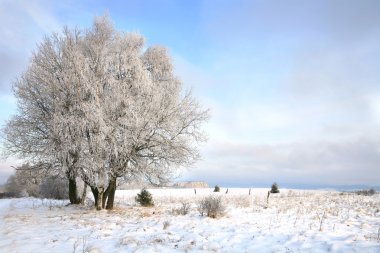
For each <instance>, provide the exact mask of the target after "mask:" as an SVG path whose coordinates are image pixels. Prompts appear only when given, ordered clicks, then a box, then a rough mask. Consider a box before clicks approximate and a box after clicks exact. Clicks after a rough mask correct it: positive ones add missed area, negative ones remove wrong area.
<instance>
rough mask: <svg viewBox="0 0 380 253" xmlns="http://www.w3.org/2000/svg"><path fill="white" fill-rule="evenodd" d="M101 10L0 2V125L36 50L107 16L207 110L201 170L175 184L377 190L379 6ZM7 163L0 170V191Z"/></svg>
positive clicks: (87, 4)
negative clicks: (160, 50) (159, 54)
mask: <svg viewBox="0 0 380 253" xmlns="http://www.w3.org/2000/svg"><path fill="white" fill-rule="evenodd" d="M55 2H57V3H55ZM110 2H111V1H61V2H60V3H58V1H44V0H41V1H8V0H0V124H2V125H3V124H4V123H5V121H6V119H7V118H9V117H10V115H11V114H13V113H15V100H14V98H13V96H12V93H11V82H12V80H14V78H15V77H17V76H18V75H20V73H21V72H22V71H23V70H24V69H25V68H26V66H27V63H28V59H29V56H30V54H31V52H32V50H34V49H35V48H36V43H38V42H39V41H40V40H41V39H42V38H43V36H44V35H46V34H50V33H51V32H54V31H59V30H60V29H61V28H62V26H63V25H68V26H70V27H73V26H75V25H77V26H79V27H88V26H90V25H91V23H92V20H93V17H94V15H102V14H104V13H105V12H107V13H108V14H109V15H110V17H111V19H112V20H113V22H114V23H115V25H116V27H117V28H118V29H120V30H124V31H135V32H136V31H137V32H140V33H141V34H143V35H144V36H145V37H146V38H147V44H148V45H154V44H160V45H164V46H166V47H168V48H169V50H170V52H171V55H172V57H173V62H174V65H175V68H176V72H177V74H178V76H180V77H181V79H182V80H183V83H184V85H185V87H187V88H189V87H192V89H193V91H194V94H195V95H196V96H197V97H198V98H199V100H200V101H201V102H202V103H203V104H204V105H205V106H206V107H209V108H210V109H211V116H212V118H211V119H210V121H209V122H208V124H207V125H206V126H205V128H206V130H207V132H208V134H209V141H208V143H207V144H205V145H204V146H203V147H202V156H203V159H202V160H201V161H199V162H198V163H197V164H196V165H195V166H194V167H193V168H191V169H190V170H185V171H184V172H183V173H182V176H181V178H180V180H205V181H207V182H209V183H210V184H222V185H234V186H239V185H244V186H263V185H269V184H270V183H272V182H273V181H278V182H279V184H280V185H289V186H291V185H349V184H351V185H352V184H367V185H379V184H380V166H379V165H380V132H379V129H380V72H379V71H378V70H379V69H380V43H379V41H380V15H379V13H380V2H379V1H377V0H372V1H371V0H363V1H354V0H318V1H317V0H315V1H301V0H299V1H295V0H289V1H271V0H269V1H262V0H257V1H232V0H231V1H211V0H208V1H207V0H204V1H170V0H167V1H138V0H136V1H112V3H110ZM14 164H15V162H14V161H13V160H12V159H8V160H7V161H1V162H0V182H3V181H4V180H5V179H6V177H7V176H8V175H9V173H10V171H11V170H10V166H11V165H14Z"/></svg>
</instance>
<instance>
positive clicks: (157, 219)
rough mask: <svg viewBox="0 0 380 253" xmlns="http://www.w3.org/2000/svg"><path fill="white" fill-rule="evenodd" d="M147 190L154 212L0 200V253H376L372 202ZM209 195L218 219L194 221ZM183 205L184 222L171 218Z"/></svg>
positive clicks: (121, 201) (130, 201) (378, 242)
mask: <svg viewBox="0 0 380 253" xmlns="http://www.w3.org/2000/svg"><path fill="white" fill-rule="evenodd" d="M212 190H213V189H197V194H196V195H195V194H194V189H150V190H149V191H150V192H151V193H152V195H153V198H154V201H155V206H154V207H149V208H144V207H140V206H138V205H137V204H136V203H135V201H134V197H135V196H136V194H137V193H138V192H139V190H125V191H117V193H116V206H115V209H114V210H112V211H106V210H102V211H96V210H95V209H94V208H93V207H92V206H68V205H67V204H68V201H57V200H46V199H45V200H41V199H34V198H21V199H1V200H0V216H1V219H0V231H1V237H0V252H49V253H50V252H289V253H290V252H342V253H346V252H380V238H379V232H380V230H379V229H380V195H379V194H376V195H374V196H358V195H355V194H349V193H339V192H335V191H322V190H320V191H306V190H286V189H281V193H280V194H272V195H271V196H270V197H269V202H268V203H267V189H252V192H251V195H248V190H249V189H244V188H240V189H239V188H230V189H229V191H228V194H225V191H226V189H221V192H220V193H213V192H212ZM211 194H214V195H220V196H221V197H222V199H223V202H224V204H225V205H226V207H227V209H226V214H225V216H223V217H220V218H217V219H212V218H208V217H202V216H200V215H199V213H198V211H197V202H198V201H199V200H200V199H202V198H203V197H205V196H209V195H211ZM182 202H189V203H190V204H191V211H190V213H189V214H187V215H176V214H175V212H174V211H173V210H174V209H176V208H179V207H180V206H181V203H182Z"/></svg>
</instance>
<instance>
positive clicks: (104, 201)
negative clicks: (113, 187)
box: [102, 184, 110, 208]
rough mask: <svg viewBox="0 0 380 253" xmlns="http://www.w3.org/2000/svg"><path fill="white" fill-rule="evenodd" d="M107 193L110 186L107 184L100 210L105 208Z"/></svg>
mask: <svg viewBox="0 0 380 253" xmlns="http://www.w3.org/2000/svg"><path fill="white" fill-rule="evenodd" d="M109 191H110V184H108V187H107V189H106V190H105V191H104V193H103V201H102V208H105V207H106V201H107V197H108V194H109Z"/></svg>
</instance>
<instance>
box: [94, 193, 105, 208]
mask: <svg viewBox="0 0 380 253" xmlns="http://www.w3.org/2000/svg"><path fill="white" fill-rule="evenodd" d="M103 193H104V188H103V187H99V189H98V201H97V203H96V210H98V211H99V210H102V204H103Z"/></svg>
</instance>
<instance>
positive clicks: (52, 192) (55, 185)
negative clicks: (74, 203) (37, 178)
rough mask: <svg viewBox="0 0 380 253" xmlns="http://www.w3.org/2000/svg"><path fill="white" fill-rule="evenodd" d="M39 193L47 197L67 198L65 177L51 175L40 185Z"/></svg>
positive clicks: (67, 188)
mask: <svg viewBox="0 0 380 253" xmlns="http://www.w3.org/2000/svg"><path fill="white" fill-rule="evenodd" d="M39 193H40V194H39V195H40V197H42V198H47V199H67V198H68V196H69V185H68V181H67V179H62V178H60V177H56V176H51V177H48V178H47V179H45V180H44V181H43V182H42V184H41V185H40V191H39Z"/></svg>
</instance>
